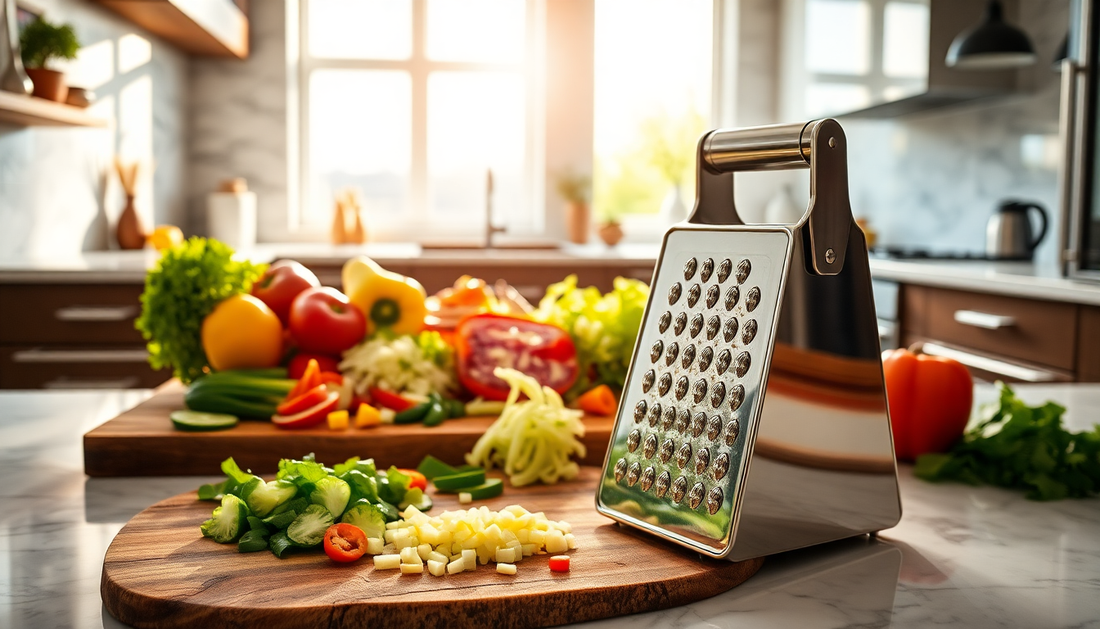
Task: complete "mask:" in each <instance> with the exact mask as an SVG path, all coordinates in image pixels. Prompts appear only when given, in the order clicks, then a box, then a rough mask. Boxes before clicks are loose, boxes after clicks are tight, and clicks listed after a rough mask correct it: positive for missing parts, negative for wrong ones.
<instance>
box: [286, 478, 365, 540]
mask: <svg viewBox="0 0 1100 629" xmlns="http://www.w3.org/2000/svg"><path fill="white" fill-rule="evenodd" d="M349 500H351V487H350V486H348V484H347V483H345V482H344V481H342V480H340V479H339V478H336V477H335V476H326V477H324V478H322V479H321V480H319V481H317V482H316V483H315V484H314V489H313V492H312V493H310V495H309V501H310V502H312V503H313V504H315V505H321V506H322V507H324V508H326V509H328V512H329V513H331V514H332V517H333V518H338V517H340V516H341V515H342V514H343V513H344V509H347V508H348V501H349ZM307 511H308V509H307ZM292 539H293V538H292Z"/></svg>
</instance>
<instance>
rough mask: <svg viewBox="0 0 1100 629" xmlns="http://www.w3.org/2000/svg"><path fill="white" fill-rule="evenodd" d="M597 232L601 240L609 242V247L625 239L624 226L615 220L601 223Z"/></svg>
mask: <svg viewBox="0 0 1100 629" xmlns="http://www.w3.org/2000/svg"><path fill="white" fill-rule="evenodd" d="M597 233H599V235H600V240H602V241H604V242H605V243H607V246H608V247H614V246H615V245H617V244H619V241H620V240H622V239H623V228H622V226H620V225H619V224H618V223H616V222H615V221H611V222H609V223H604V224H603V225H600V230H599V232H597Z"/></svg>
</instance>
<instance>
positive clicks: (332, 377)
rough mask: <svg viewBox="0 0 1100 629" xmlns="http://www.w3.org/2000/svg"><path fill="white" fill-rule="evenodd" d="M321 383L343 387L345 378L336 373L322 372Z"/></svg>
mask: <svg viewBox="0 0 1100 629" xmlns="http://www.w3.org/2000/svg"><path fill="white" fill-rule="evenodd" d="M321 382H322V383H323V384H335V385H336V386H341V385H343V384H344V376H342V375H340V374H338V373H336V372H335V371H322V372H321Z"/></svg>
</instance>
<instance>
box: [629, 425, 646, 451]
mask: <svg viewBox="0 0 1100 629" xmlns="http://www.w3.org/2000/svg"><path fill="white" fill-rule="evenodd" d="M641 442H642V433H641V431H639V430H638V429H634V430H631V431H630V434H629V435H627V436H626V449H627V450H628V451H630V452H634V451H635V450H637V449H638V444H639V443H641Z"/></svg>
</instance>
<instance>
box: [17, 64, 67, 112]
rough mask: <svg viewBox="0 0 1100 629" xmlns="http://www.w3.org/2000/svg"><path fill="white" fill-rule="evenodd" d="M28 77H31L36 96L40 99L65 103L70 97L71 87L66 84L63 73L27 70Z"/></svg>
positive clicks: (42, 69)
mask: <svg viewBox="0 0 1100 629" xmlns="http://www.w3.org/2000/svg"><path fill="white" fill-rule="evenodd" d="M27 76H29V77H31V82H33V83H34V96H37V97H38V98H44V99H46V100H52V101H54V102H55V103H63V102H65V98H66V97H67V96H68V95H69V86H68V85H66V84H65V74H64V73H63V72H58V71H57V70H47V69H46V68H27Z"/></svg>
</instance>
